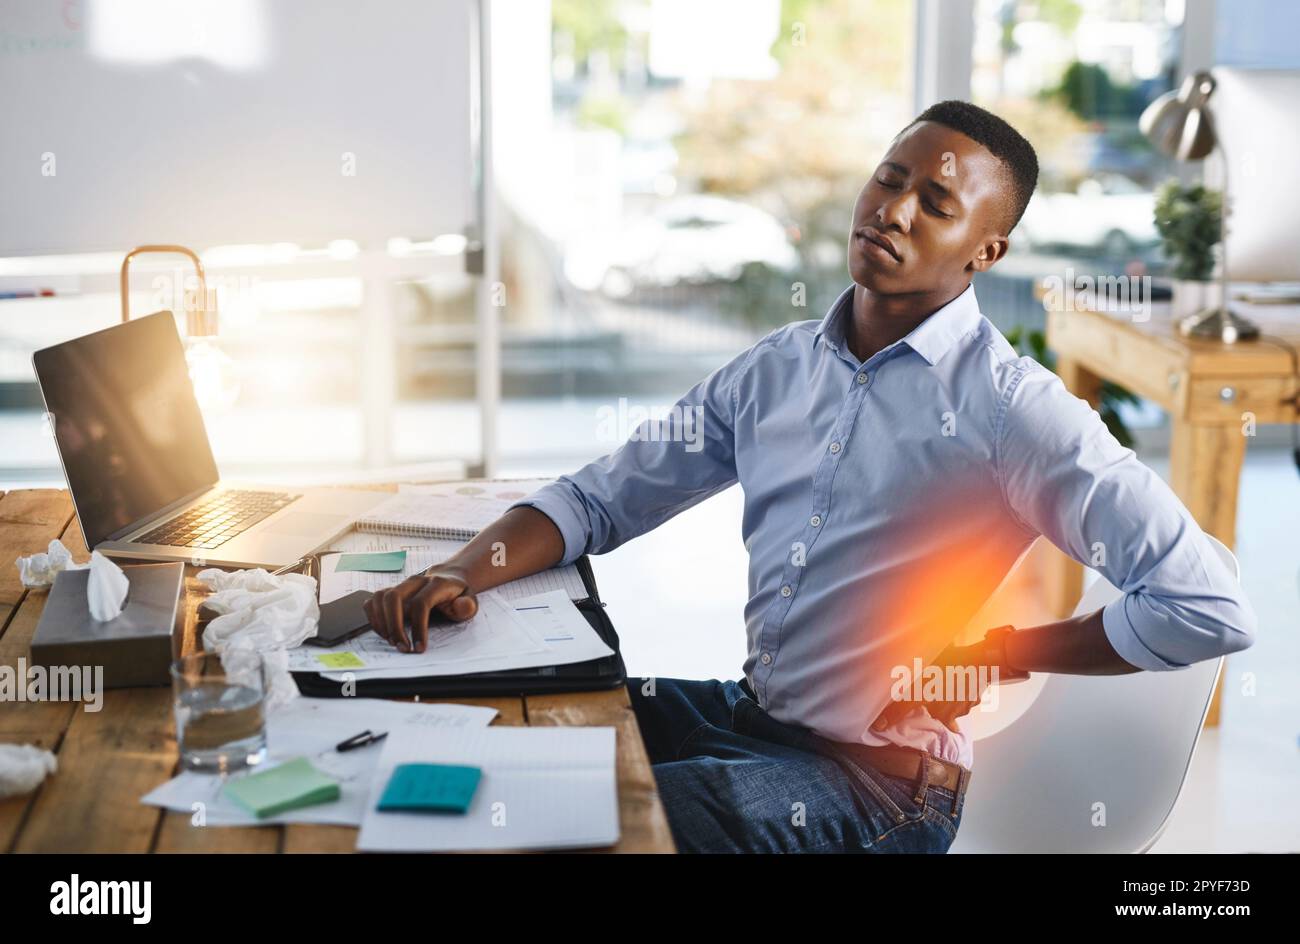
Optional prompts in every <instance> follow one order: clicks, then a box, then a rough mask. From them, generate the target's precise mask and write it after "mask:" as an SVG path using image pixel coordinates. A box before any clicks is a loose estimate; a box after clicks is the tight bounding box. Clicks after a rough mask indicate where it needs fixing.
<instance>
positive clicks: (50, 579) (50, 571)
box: [17, 538, 90, 587]
mask: <svg viewBox="0 0 1300 944" xmlns="http://www.w3.org/2000/svg"><path fill="white" fill-rule="evenodd" d="M17 564H18V579H19V580H21V581H22V583H23V586H24V587H48V586H49V585H50V584H52V583H54V578H55V576H57V575H58V573H59V571H61V570H84V569H85V568H87V567H89V566H90V565H89V564H74V563H73V562H72V552H71V551H69V550H68V549H67V548H66V547H64V546H63V542H62V541H60V540H59V539H58V538H55V539H54V540H53V541H51V542H50V547H49V550H47V551H46V552H45V553H44V554H32V555H30V556H28V557H20V558H18V561H17Z"/></svg>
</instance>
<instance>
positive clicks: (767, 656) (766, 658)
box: [758, 652, 772, 665]
mask: <svg viewBox="0 0 1300 944" xmlns="http://www.w3.org/2000/svg"><path fill="white" fill-rule="evenodd" d="M758 660H759V661H760V662H762V663H763V664H764V665H771V664H772V653H770V652H765V653H763V654H762V655H761V656H759V657H758Z"/></svg>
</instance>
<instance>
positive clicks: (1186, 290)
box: [1155, 180, 1223, 318]
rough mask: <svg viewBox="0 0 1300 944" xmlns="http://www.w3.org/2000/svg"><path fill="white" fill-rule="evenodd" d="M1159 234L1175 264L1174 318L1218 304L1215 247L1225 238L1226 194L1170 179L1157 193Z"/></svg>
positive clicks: (1171, 260) (1156, 215) (1173, 271)
mask: <svg viewBox="0 0 1300 944" xmlns="http://www.w3.org/2000/svg"><path fill="white" fill-rule="evenodd" d="M1155 218H1156V219H1155V223H1156V231H1157V232H1158V233H1159V234H1160V238H1161V241H1162V243H1163V246H1164V251H1165V255H1166V256H1168V257H1169V260H1170V262H1171V263H1172V265H1173V268H1172V270H1171V273H1170V274H1171V275H1172V276H1173V280H1174V281H1173V304H1172V308H1173V315H1174V317H1175V318H1181V317H1183V316H1185V315H1191V314H1195V313H1196V312H1198V311H1201V310H1203V309H1205V308H1209V307H1210V306H1212V305H1214V304H1217V303H1218V301H1219V299H1218V297H1217V290H1218V287H1217V285H1216V284H1215V282H1214V247H1215V246H1217V245H1218V244H1219V241H1220V239H1221V238H1222V236H1223V195H1222V194H1221V193H1220V192H1219V191H1217V190H1210V189H1208V188H1207V187H1205V186H1204V185H1203V184H1193V185H1192V186H1184V185H1183V184H1181V183H1179V182H1178V181H1177V180H1170V181H1168V182H1166V183H1165V184H1164V185H1162V186H1161V187H1160V189H1159V190H1158V191H1157V192H1156V204H1155Z"/></svg>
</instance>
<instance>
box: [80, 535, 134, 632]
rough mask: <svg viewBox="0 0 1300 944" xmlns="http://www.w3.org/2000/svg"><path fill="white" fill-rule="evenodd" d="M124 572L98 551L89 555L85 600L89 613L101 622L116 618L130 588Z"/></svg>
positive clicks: (120, 612) (120, 611)
mask: <svg viewBox="0 0 1300 944" xmlns="http://www.w3.org/2000/svg"><path fill="white" fill-rule="evenodd" d="M130 586H131V585H130V583H129V582H128V581H127V579H126V574H124V573H122V568H121V567H118V566H117V565H116V564H114V563H113V562H112V561H111V560H109V559H108V558H107V557H105V556H104V555H103V554H101V553H99V551H92V552H91V555H90V578H89V580H87V582H86V602H87V603H89V604H90V615H91V616H92V617H94V618H95V619H97V620H99V621H100V622H101V623H103V622H107V621H108V620H111V619H117V617H118V616H120V615H121V614H122V605H123V604H124V603H125V602H126V592H127V590H128V589H129V588H130Z"/></svg>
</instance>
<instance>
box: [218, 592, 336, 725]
mask: <svg viewBox="0 0 1300 944" xmlns="http://www.w3.org/2000/svg"><path fill="white" fill-rule="evenodd" d="M197 579H198V580H200V581H202V582H203V583H205V584H207V585H208V586H209V587H210V588H212V590H213V591H214V592H213V594H212V595H211V596H210V597H208V598H207V599H206V600H204V601H203V606H204V607H206V608H207V609H208V610H210V611H212V612H214V613H216V614H217V616H216V618H215V619H213V620H212V621H211V622H210V623H208V625H207V628H206V629H204V630H203V648H204V649H205V650H206V651H208V652H219V653H221V657H222V658H221V661H222V664H223V665H224V666H226V670H227V671H228V672H234V671H235V670H236V668H237V667H238V666H242V665H245V664H246V663H247V658H248V654H249V653H257V654H259V655H261V657H262V658H263V659H264V660H265V662H266V668H267V675H268V676H269V683H270V688H269V690H268V693H267V707H268V708H273V707H276V706H278V705H282V704H284V703H286V702H288V701H292V700H293V699H294V698H297V697H298V694H299V692H298V686H297V684H296V683H295V682H294V680H293V676H292V675H291V674H290V672H289V656H288V654H287V653H286V652H285V650H286V649H293V648H296V647H297V646H300V645H302V643H303V640H305V639H310V638H311V637H312V636H315V635H316V631H317V628H318V626H319V623H320V604H319V603H317V601H316V578H314V577H308V576H306V575H304V574H281V575H273V574H269V573H267V572H266V571H265V570H264V569H262V568H261V567H256V568H253V569H251V570H235V571H225V570H218V569H216V568H210V569H208V570H203V571H200V572H199V573H198V575H197Z"/></svg>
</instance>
